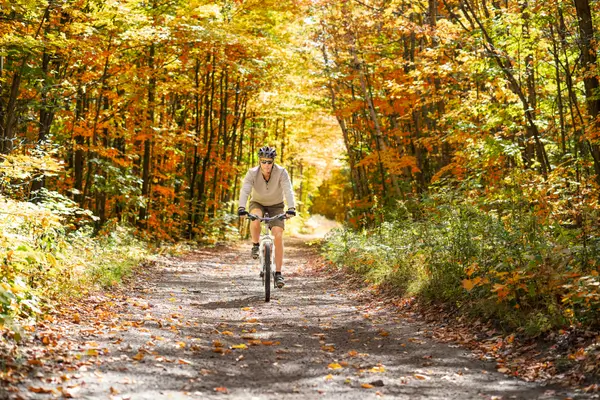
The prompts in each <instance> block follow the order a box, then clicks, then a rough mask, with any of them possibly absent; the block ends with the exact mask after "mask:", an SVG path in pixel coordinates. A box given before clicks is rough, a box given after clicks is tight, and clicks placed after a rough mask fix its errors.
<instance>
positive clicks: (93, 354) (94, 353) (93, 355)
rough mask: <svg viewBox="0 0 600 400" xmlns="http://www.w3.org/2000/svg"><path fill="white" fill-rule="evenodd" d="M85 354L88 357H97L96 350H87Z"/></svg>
mask: <svg viewBox="0 0 600 400" xmlns="http://www.w3.org/2000/svg"><path fill="white" fill-rule="evenodd" d="M85 354H86V355H88V356H92V357H95V356H97V355H98V350H96V349H88V350H87V351H86V352H85Z"/></svg>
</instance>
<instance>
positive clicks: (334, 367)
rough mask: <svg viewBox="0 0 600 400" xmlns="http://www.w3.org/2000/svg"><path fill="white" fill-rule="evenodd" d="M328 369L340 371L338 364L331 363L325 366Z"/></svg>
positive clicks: (340, 367)
mask: <svg viewBox="0 0 600 400" xmlns="http://www.w3.org/2000/svg"><path fill="white" fill-rule="evenodd" d="M327 368H329V369H342V366H341V365H340V364H338V363H331V364H329V365H328V366H327Z"/></svg>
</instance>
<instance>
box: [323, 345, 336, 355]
mask: <svg viewBox="0 0 600 400" xmlns="http://www.w3.org/2000/svg"><path fill="white" fill-rule="evenodd" d="M321 350H323V351H328V352H330V353H333V352H334V351H335V347H333V346H331V345H330V346H321Z"/></svg>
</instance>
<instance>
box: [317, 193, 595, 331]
mask: <svg viewBox="0 0 600 400" xmlns="http://www.w3.org/2000/svg"><path fill="white" fill-rule="evenodd" d="M383 219H384V220H385V218H383ZM545 221H547V220H544V219H542V218H540V216H539V215H538V214H537V213H536V210H535V209H534V208H529V209H528V208H526V207H515V208H514V210H513V211H511V212H503V213H499V212H496V211H495V210H485V209H482V208H480V207H477V206H476V205H473V204H453V203H452V202H440V201H439V199H438V201H437V202H433V201H431V202H429V203H428V202H427V201H425V202H423V208H422V210H421V212H420V215H419V218H418V219H415V218H411V217H407V218H403V219H394V220H391V221H385V222H383V223H381V224H380V225H379V226H375V227H374V228H372V229H369V230H366V229H363V230H352V229H350V228H348V227H346V228H345V229H341V230H337V231H334V232H332V233H331V235H330V236H329V237H328V238H327V241H326V243H325V244H324V248H323V250H324V253H325V255H326V257H328V258H329V259H330V260H331V261H332V262H334V263H335V264H337V265H340V266H341V265H344V266H347V267H349V268H351V269H352V270H353V271H355V272H357V273H359V274H362V275H364V276H365V278H366V279H367V280H368V281H369V282H372V283H374V284H390V285H393V286H394V287H395V288H397V289H399V290H401V291H402V292H403V293H404V294H406V295H408V296H418V297H420V298H421V299H423V300H426V301H436V302H445V303H446V304H448V305H451V306H456V307H461V310H462V311H464V312H467V313H471V314H473V315H477V316H484V317H486V318H491V319H494V320H496V321H497V322H498V323H499V324H501V325H503V326H505V327H506V328H507V329H521V330H524V331H526V332H527V333H528V334H530V335H536V334H539V333H540V332H544V331H547V330H549V329H552V328H555V327H559V326H565V325H567V324H571V323H583V324H587V325H590V324H593V323H595V321H597V320H598V316H599V315H598V306H599V305H600V289H599V287H600V278H599V277H598V272H597V265H596V260H598V259H599V258H598V256H599V255H600V246H599V241H598V240H596V239H595V237H594V236H593V235H591V233H590V232H588V237H587V239H586V241H585V245H583V244H582V238H581V235H582V229H583V228H581V229H577V228H573V227H562V226H561V225H558V224H555V225H551V226H548V225H546V222H545Z"/></svg>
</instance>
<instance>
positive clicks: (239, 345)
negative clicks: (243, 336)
mask: <svg viewBox="0 0 600 400" xmlns="http://www.w3.org/2000/svg"><path fill="white" fill-rule="evenodd" d="M231 348H232V349H242V350H244V349H247V348H248V346H246V345H245V344H243V343H242V344H234V345H233V346H231Z"/></svg>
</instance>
